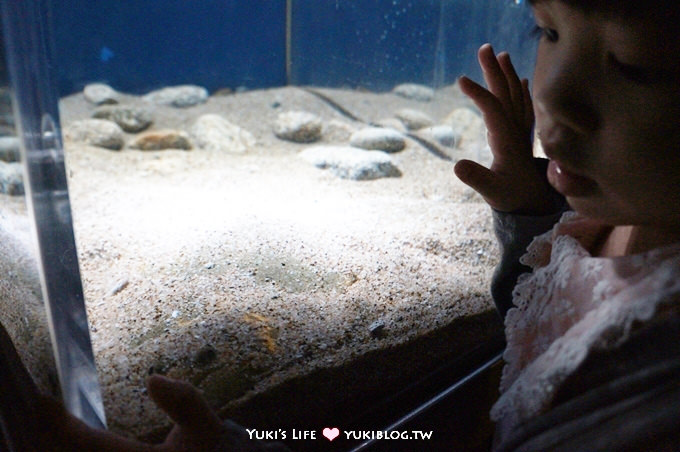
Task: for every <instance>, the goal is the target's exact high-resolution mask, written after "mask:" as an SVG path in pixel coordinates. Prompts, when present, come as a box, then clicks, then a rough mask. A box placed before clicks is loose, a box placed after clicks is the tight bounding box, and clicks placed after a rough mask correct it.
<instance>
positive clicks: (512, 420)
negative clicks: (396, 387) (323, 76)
mask: <svg viewBox="0 0 680 452" xmlns="http://www.w3.org/2000/svg"><path fill="white" fill-rule="evenodd" d="M532 8H533V10H534V14H535V18H536V24H537V31H538V33H539V34H540V37H539V39H540V40H539V44H538V54H537V60H536V69H535V74H534V80H533V94H534V100H533V108H532V103H531V100H530V97H529V90H528V82H527V81H526V80H522V81H520V80H519V79H518V77H517V75H516V73H515V71H514V69H513V67H512V64H511V62H510V58H509V56H508V55H507V54H505V53H502V54H499V55H498V56H495V55H494V53H493V50H492V49H491V47H490V46H489V45H485V46H483V47H482V48H481V49H480V51H479V60H480V64H481V67H482V69H483V72H484V78H485V81H486V84H487V87H488V89H485V88H483V87H481V86H479V85H478V84H476V83H474V82H473V81H471V80H469V79H467V78H464V77H463V78H462V79H461V80H460V87H461V89H462V90H463V91H464V93H466V94H467V95H468V96H469V97H470V98H471V99H472V100H473V101H474V102H475V103H476V104H477V106H478V107H479V108H480V110H481V111H482V113H483V114H484V119H485V121H486V124H487V129H488V140H489V145H490V147H491V150H492V152H493V155H494V161H493V163H492V165H491V167H490V168H489V169H486V168H483V167H481V166H479V165H477V164H476V163H473V162H470V161H460V162H458V164H457V165H456V167H455V172H456V174H457V176H458V177H459V178H460V179H461V180H462V181H463V182H465V183H467V184H468V185H470V186H471V187H473V188H474V189H475V190H477V191H478V192H479V193H480V194H481V195H482V196H483V197H484V198H485V199H486V200H487V202H488V203H489V204H490V206H491V207H492V208H493V209H494V220H495V226H496V232H497V235H498V238H499V241H500V245H501V249H502V260H501V264H500V265H499V267H498V268H497V270H496V273H495V275H494V280H493V283H492V293H493V296H494V300H495V302H496V304H497V306H498V308H499V311H500V312H501V313H502V314H504V315H505V314H506V313H507V315H505V326H506V337H507V348H506V351H505V354H504V358H505V361H506V366H505V368H504V371H503V376H502V380H501V388H500V389H501V397H500V399H499V400H498V402H497V403H496V404H495V405H494V407H493V409H492V411H491V416H492V418H493V419H494V421H496V422H497V435H496V447H497V448H498V449H501V450H514V449H516V448H518V449H521V450H554V449H558V450H618V449H623V448H626V450H637V449H646V450H649V448H650V447H652V448H653V449H654V450H666V448H667V449H668V450H678V449H679V448H680V433H679V432H680V425H679V424H680V390H679V388H680V347H679V344H680V341H679V339H680V194H679V190H680V128H679V127H678V126H679V124H678V118H679V117H680V88H679V85H678V80H680V61H679V60H678V58H677V56H678V55H680V38H679V36H680V34H679V33H680V25H679V22H678V18H679V17H680V7H679V6H678V3H677V2H670V1H658V0H657V1H651V2H646V3H645V4H644V6H641V4H640V3H639V2H633V1H625V0H624V1H622V0H618V1H616V0H609V1H608V0H601V1H594V0H536V1H534V2H532ZM534 112H535V115H536V117H535V122H536V135H537V136H538V138H539V140H540V141H541V144H542V147H543V150H544V151H545V154H546V155H547V157H548V158H549V162H548V161H546V160H535V159H534V158H533V157H532V146H531V136H532V126H533V123H534ZM546 166H547V171H546ZM546 172H547V181H546V177H545V174H546ZM559 195H562V196H559ZM565 199H566V202H567V203H568V206H567V205H565V204H564V200H565ZM566 208H570V209H571V210H572V211H569V212H567V213H564V214H563V211H564V210H566ZM558 220H559V221H558ZM556 222H557V224H556V225H555V226H554V227H553V224H554V223H556ZM545 231H548V232H545ZM543 232H545V233H543ZM541 233H543V234H541ZM539 234H540V235H539ZM536 235H538V236H536ZM534 236H536V237H535V238H534ZM532 239H533V241H532ZM529 242H530V243H529ZM527 245H528V248H527ZM520 256H521V257H520ZM522 264H524V265H526V266H528V267H525V266H523V265H522ZM524 271H532V273H526V274H522V273H523V272H524ZM520 274H521V276H519V275H520ZM518 276H519V277H518ZM650 440H653V443H650V442H649V441H650Z"/></svg>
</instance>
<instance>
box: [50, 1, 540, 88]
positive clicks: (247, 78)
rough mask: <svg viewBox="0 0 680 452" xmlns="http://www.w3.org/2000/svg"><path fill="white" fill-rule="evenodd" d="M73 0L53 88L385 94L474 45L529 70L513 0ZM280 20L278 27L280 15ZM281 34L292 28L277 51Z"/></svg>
mask: <svg viewBox="0 0 680 452" xmlns="http://www.w3.org/2000/svg"><path fill="white" fill-rule="evenodd" d="M288 6H289V7H290V12H291V14H290V15H288V14H287V2H286V1H285V0H250V1H243V0H195V1H188V0H120V1H115V2H112V1H110V0H71V1H69V2H57V1H54V2H53V22H54V23H53V25H54V30H55V48H56V54H57V55H56V57H57V58H56V61H57V62H58V63H57V67H56V76H57V79H58V85H59V91H60V93H61V94H62V95H64V94H68V93H71V92H75V91H78V90H80V89H82V87H83V86H84V85H85V84H87V83H90V82H94V81H99V82H105V83H108V84H110V85H111V86H113V87H114V88H115V89H117V90H120V91H125V92H131V93H143V92H146V91H149V90H151V89H154V88H158V87H161V86H167V85H176V84H183V83H191V84H197V85H202V86H204V87H206V88H208V89H209V90H210V91H214V90H216V89H219V88H224V87H229V88H232V89H234V88H237V87H244V88H249V89H252V88H263V87H272V86H282V85H286V84H289V83H291V84H303V85H320V86H348V87H363V88H368V89H372V90H385V89H390V88H391V87H392V86H394V85H395V84H397V83H403V82H414V83H423V84H427V85H432V86H437V85H441V84H445V83H451V82H452V81H454V80H455V78H456V77H457V76H458V75H460V74H462V73H466V74H468V75H471V76H473V77H478V75H479V73H478V70H477V68H476V63H475V59H474V55H475V52H476V49H477V48H478V47H479V45H481V44H482V43H484V42H487V41H490V42H492V43H493V44H494V45H495V46H496V47H497V48H499V49H501V48H505V49H508V50H511V51H512V52H513V56H514V61H515V63H516V64H518V66H519V68H520V72H521V73H522V74H523V75H524V76H528V75H530V72H531V66H532V64H533V63H532V61H533V56H532V55H533V45H532V43H530V42H529V38H528V37H526V35H527V31H528V30H529V28H530V25H529V20H528V10H527V7H526V6H524V5H516V3H515V1H514V0H410V1H408V0H370V1H368V0H366V1H354V0H292V1H290V3H289V5H288ZM288 18H290V24H289V25H290V26H289V27H288V28H287V20H288ZM287 30H289V31H290V36H289V38H290V39H289V41H288V42H289V44H290V45H289V46H287V40H286V35H287Z"/></svg>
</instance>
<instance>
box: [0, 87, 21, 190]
mask: <svg viewBox="0 0 680 452" xmlns="http://www.w3.org/2000/svg"><path fill="white" fill-rule="evenodd" d="M0 193H5V194H7V195H10V196H17V195H23V194H24V183H23V177H22V170H21V164H20V163H19V138H18V137H17V136H16V130H15V125H14V115H13V113H12V101H11V98H10V93H9V90H8V89H6V88H0Z"/></svg>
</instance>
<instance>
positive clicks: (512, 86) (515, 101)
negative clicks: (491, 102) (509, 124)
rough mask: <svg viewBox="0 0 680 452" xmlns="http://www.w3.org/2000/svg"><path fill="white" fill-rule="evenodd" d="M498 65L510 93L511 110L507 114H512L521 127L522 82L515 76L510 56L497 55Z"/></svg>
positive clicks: (522, 114) (522, 110) (522, 116)
mask: <svg viewBox="0 0 680 452" xmlns="http://www.w3.org/2000/svg"><path fill="white" fill-rule="evenodd" d="M498 64H499V65H500V67H501V70H502V71H503V74H504V75H505V80H506V82H507V85H508V91H509V92H510V99H511V105H510V107H511V110H509V111H508V113H510V114H512V115H513V117H514V118H517V121H518V122H520V121H521V124H522V125H523V124H524V108H525V103H524V91H523V89H522V82H521V81H520V79H519V77H518V76H517V72H516V71H515V68H514V66H513V65H512V61H510V55H509V54H508V53H507V52H501V53H500V54H498Z"/></svg>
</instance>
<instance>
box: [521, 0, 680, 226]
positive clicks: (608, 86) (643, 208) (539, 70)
mask: <svg viewBox="0 0 680 452" xmlns="http://www.w3.org/2000/svg"><path fill="white" fill-rule="evenodd" d="M641 8H644V6H641ZM534 13H535V17H536V23H537V25H538V27H539V28H540V29H541V37H540V42H539V45H538V54H537V63H536V71H535V74H534V81H533V95H534V108H535V113H536V130H537V133H538V136H539V139H540V140H541V143H542V145H543V149H544V151H545V153H546V155H547V156H548V157H549V158H550V159H551V160H552V161H551V163H550V165H549V169H548V180H549V181H550V183H551V184H552V185H553V186H554V187H555V188H556V189H557V190H558V191H559V192H561V193H562V194H563V195H565V196H566V197H567V200H568V202H569V204H570V205H571V207H572V208H573V209H574V210H576V211H577V212H579V213H581V214H583V215H586V216H588V217H592V218H595V219H599V220H602V221H604V222H606V223H608V224H613V225H627V224H631V225H642V226H653V227H655V228H659V227H660V228H663V229H666V230H669V229H673V230H676V231H677V230H679V229H678V228H680V124H679V122H680V121H679V120H678V119H679V118H680V58H678V55H680V39H679V38H678V37H677V35H678V33H680V25H667V26H666V27H665V28H662V26H661V25H659V23H660V22H661V21H655V20H653V18H649V19H646V20H634V19H622V18H617V17H611V16H606V15H604V14H601V13H598V12H592V13H586V12H584V11H582V10H580V9H576V8H574V7H570V6H568V5H566V4H565V3H563V2H560V1H558V0H542V1H539V2H537V4H536V5H535V6H534ZM667 22H668V21H667ZM672 27H674V28H675V29H671V28H672Z"/></svg>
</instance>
